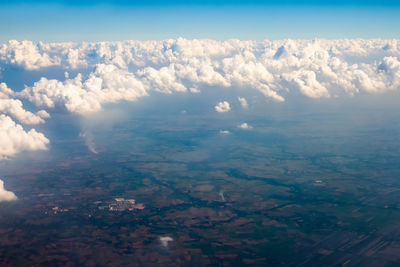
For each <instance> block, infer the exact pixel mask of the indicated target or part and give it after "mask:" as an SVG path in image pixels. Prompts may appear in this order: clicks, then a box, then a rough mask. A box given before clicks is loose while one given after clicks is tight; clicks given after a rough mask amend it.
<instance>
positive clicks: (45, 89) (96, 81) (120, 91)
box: [18, 64, 147, 114]
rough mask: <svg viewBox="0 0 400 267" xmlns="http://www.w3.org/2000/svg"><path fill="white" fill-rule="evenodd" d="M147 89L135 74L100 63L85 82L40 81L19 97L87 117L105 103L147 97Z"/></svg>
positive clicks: (81, 79) (69, 80) (80, 79)
mask: <svg viewBox="0 0 400 267" xmlns="http://www.w3.org/2000/svg"><path fill="white" fill-rule="evenodd" d="M145 88H146V87H145V85H144V84H143V83H142V82H141V81H139V80H138V79H137V78H136V77H135V76H134V75H133V74H132V73H130V72H128V71H126V70H121V69H118V68H117V67H115V66H114V65H104V64H100V65H97V67H96V70H95V71H94V72H93V73H91V74H90V75H89V77H88V78H87V79H86V80H84V79H83V78H82V75H77V76H76V77H75V78H74V79H66V80H65V81H64V82H60V81H58V80H48V79H46V78H41V79H40V80H39V81H38V82H36V83H35V84H34V85H33V86H32V87H27V88H25V89H24V90H23V91H22V92H20V93H19V94H18V95H19V96H21V97H25V98H27V99H29V100H30V101H32V102H33V103H35V104H36V105H38V106H43V107H47V108H54V107H55V106H56V105H60V106H63V107H65V108H66V109H68V110H69V111H71V112H74V113H79V114H87V113H93V112H96V111H99V110H101V109H102V105H103V104H105V103H115V102H118V101H121V100H127V101H133V100H136V99H137V98H139V97H142V96H145V95H147V92H146V89H145Z"/></svg>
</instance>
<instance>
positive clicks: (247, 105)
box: [238, 96, 249, 108]
mask: <svg viewBox="0 0 400 267" xmlns="http://www.w3.org/2000/svg"><path fill="white" fill-rule="evenodd" d="M238 100H239V102H240V105H241V106H242V108H248V107H249V104H248V103H247V100H246V98H244V97H240V96H239V97H238Z"/></svg>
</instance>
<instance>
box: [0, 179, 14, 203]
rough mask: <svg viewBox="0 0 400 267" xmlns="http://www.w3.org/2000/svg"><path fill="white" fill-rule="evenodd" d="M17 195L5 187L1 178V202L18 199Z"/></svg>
mask: <svg viewBox="0 0 400 267" xmlns="http://www.w3.org/2000/svg"><path fill="white" fill-rule="evenodd" d="M17 199H18V198H17V196H16V195H15V194H14V193H13V192H11V191H8V190H6V189H5V188H4V182H3V180H0V202H3V201H14V200H17Z"/></svg>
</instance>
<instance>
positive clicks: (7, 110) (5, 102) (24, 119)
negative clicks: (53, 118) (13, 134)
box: [0, 99, 49, 124]
mask: <svg viewBox="0 0 400 267" xmlns="http://www.w3.org/2000/svg"><path fill="white" fill-rule="evenodd" d="M0 113H3V114H7V115H9V116H11V117H13V118H15V119H17V120H18V121H20V122H21V123H23V124H39V123H44V120H43V119H42V117H41V116H40V114H41V115H42V116H44V118H45V117H46V116H47V117H48V116H49V114H48V113H47V112H46V111H43V110H42V111H39V114H38V115H36V114H33V113H32V112H30V111H26V110H25V109H24V108H23V107H22V102H21V101H20V100H17V99H0Z"/></svg>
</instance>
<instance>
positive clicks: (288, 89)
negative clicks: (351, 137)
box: [0, 38, 400, 114]
mask: <svg viewBox="0 0 400 267" xmlns="http://www.w3.org/2000/svg"><path fill="white" fill-rule="evenodd" d="M399 57H400V42H399V41H398V40H381V39H371V40H364V39H354V40H351V39H344V40H323V39H316V40H310V41H308V40H276V41H267V40H266V41H262V42H256V41H239V40H227V41H223V42H219V41H215V40H207V39H204V40H186V39H183V38H178V39H176V40H173V39H169V40H164V41H123V42H98V43H88V42H83V43H80V44H78V43H51V44H44V43H38V44H34V43H32V42H30V41H23V42H18V41H10V42H8V43H7V44H3V45H0V66H2V65H3V66H8V65H12V66H14V65H16V66H19V67H21V68H24V69H26V70H41V69H42V68H46V67H49V66H57V67H59V68H61V69H64V70H65V71H68V70H71V69H73V70H80V72H81V73H87V72H88V71H89V72H91V74H89V75H88V76H85V75H83V74H82V75H78V76H77V77H76V78H74V79H70V78H67V79H66V81H57V80H48V79H46V78H42V79H41V80H40V81H38V82H37V83H35V85H34V86H32V87H29V88H28V89H26V90H24V93H23V94H22V95H21V96H24V97H26V98H27V99H29V100H31V101H33V102H34V103H36V104H38V105H41V106H45V107H54V105H57V104H58V105H61V106H64V107H66V108H67V110H69V111H71V112H75V113H80V114H84V113H89V112H96V111H98V110H101V108H102V106H103V104H105V103H110V102H112V103H115V102H118V101H122V100H125V101H132V100H135V99H137V98H139V97H141V96H144V95H147V94H148V92H149V91H157V92H161V93H167V94H171V93H175V92H187V91H190V92H192V93H197V92H199V91H200V90H199V89H198V88H201V87H202V86H211V87H223V88H243V89H246V90H249V89H255V90H258V91H259V92H260V93H261V94H263V95H264V96H266V97H267V98H271V99H274V100H275V101H278V102H279V101H285V99H286V98H287V97H288V96H290V95H291V94H292V95H295V96H296V97H297V96H298V93H300V94H301V95H303V96H304V97H310V98H329V97H331V96H335V97H336V96H345V95H350V96H353V95H356V94H360V93H379V92H385V91H388V90H398V89H399V86H400V68H399V65H400V62H399ZM92 70H94V71H92ZM44 76H45V75H44ZM83 77H85V78H83ZM0 92H1V91H0ZM2 94H4V93H2Z"/></svg>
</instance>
